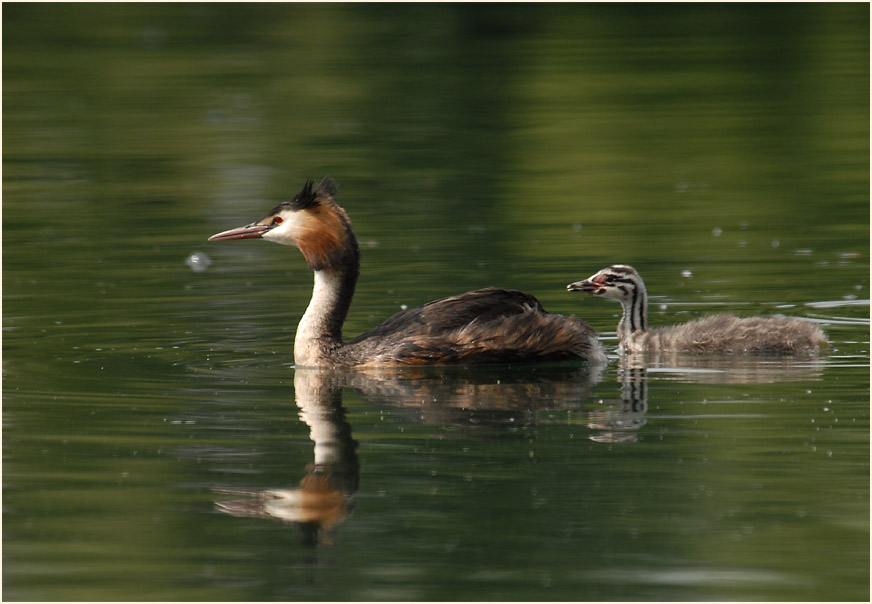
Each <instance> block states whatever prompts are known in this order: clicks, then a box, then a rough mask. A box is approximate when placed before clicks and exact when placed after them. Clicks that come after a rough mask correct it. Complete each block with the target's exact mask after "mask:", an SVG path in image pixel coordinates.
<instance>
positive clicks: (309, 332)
mask: <svg viewBox="0 0 872 604" xmlns="http://www.w3.org/2000/svg"><path fill="white" fill-rule="evenodd" d="M336 192H337V186H336V183H334V182H333V180H332V179H330V178H329V177H327V178H325V179H324V180H322V181H321V182H320V183H318V184H314V183H313V182H312V181H307V182H306V184H305V185H304V186H303V189H302V190H301V191H300V192H299V193H298V194H297V195H296V196H295V197H294V198H293V199H291V200H290V201H285V202H282V203H280V204H278V205H277V206H275V207H274V208H273V209H272V210H270V211H269V212H268V213H267V214H266V215H265V216H264V217H263V218H261V219H260V220H258V221H257V222H254V223H252V224H249V225H248V226H244V227H240V228H237V229H231V230H229V231H224V232H222V233H218V234H216V235H212V236H211V237H210V238H209V241H229V240H233V239H267V240H269V241H274V242H276V243H280V244H282V245H292V246H295V247H297V249H299V250H300V252H302V254H303V257H304V258H305V260H306V262H307V263H308V265H309V268H311V269H312V270H313V271H314V272H315V286H314V289H313V291H312V299H311V301H310V302H309V307H308V308H307V309H306V312H305V314H303V317H302V319H300V323H299V325H298V326H297V334H296V337H295V338H294V363H295V364H296V365H297V366H299V367H367V366H390V365H393V366H398V365H477V364H497V363H533V362H549V361H565V360H583V361H588V362H592V363H604V362H606V355H605V352H604V350H603V348H602V345H601V344H600V343H599V341H598V340H597V337H596V334H595V333H594V331H593V329H591V327H590V326H589V325H588V324H587V323H585V322H584V321H582V320H580V319H577V318H575V317H564V316H562V315H556V314H551V313H548V312H546V311H545V309H543V308H542V305H541V304H540V303H539V301H538V300H537V299H536V298H534V297H533V296H531V295H529V294H525V293H523V292H519V291H515V290H508V289H479V290H476V291H471V292H467V293H465V294H460V295H458V296H453V297H451V298H444V299H442V300H436V301H434V302H430V303H428V304H425V305H424V306H421V307H419V308H414V309H410V310H404V311H402V312H399V313H397V314H395V315H393V316H392V317H390V318H388V319H387V320H386V321H385V322H384V323H382V324H381V325H379V326H377V327H374V328H373V329H370V330H369V331H366V332H364V333H363V334H361V335H359V336H358V337H356V338H354V339H353V340H350V341H348V342H343V341H342V324H343V323H344V322H345V318H346V316H347V315H348V310H349V308H350V307H351V299H352V297H353V296H354V288H355V286H356V284H357V278H358V275H359V273H360V249H359V247H358V244H357V237H355V235H354V231H353V230H352V229H351V221H350V220H349V219H348V215H347V214H346V213H345V210H343V209H342V208H341V207H339V206H338V205H337V204H336V202H335V201H334V200H333V196H334V195H336Z"/></svg>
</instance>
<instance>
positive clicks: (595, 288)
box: [566, 279, 604, 294]
mask: <svg viewBox="0 0 872 604" xmlns="http://www.w3.org/2000/svg"><path fill="white" fill-rule="evenodd" d="M566 289H567V290H569V291H571V292H587V293H589V294H598V293H600V292H601V291H604V290H603V289H602V288H601V287H600V284H599V283H596V282H594V281H593V280H592V279H585V280H584V281H576V282H575V283H570V284H569V285H567V286H566Z"/></svg>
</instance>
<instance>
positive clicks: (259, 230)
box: [209, 222, 270, 241]
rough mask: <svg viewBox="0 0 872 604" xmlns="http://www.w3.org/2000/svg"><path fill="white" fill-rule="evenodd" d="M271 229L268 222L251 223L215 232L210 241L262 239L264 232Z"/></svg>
mask: <svg viewBox="0 0 872 604" xmlns="http://www.w3.org/2000/svg"><path fill="white" fill-rule="evenodd" d="M268 230H270V226H269V225H267V224H257V223H256V222H255V223H254V224H249V225H248V226H244V227H239V228H235V229H230V230H229V231H222V232H221V233H215V234H214V235H212V236H211V237H209V241H232V240H234V239H260V238H261V237H263V234H264V233H266V232H267V231H268Z"/></svg>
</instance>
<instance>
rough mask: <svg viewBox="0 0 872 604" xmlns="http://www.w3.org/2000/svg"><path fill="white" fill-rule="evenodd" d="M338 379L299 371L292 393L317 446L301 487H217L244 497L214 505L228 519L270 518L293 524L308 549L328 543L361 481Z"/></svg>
mask: <svg viewBox="0 0 872 604" xmlns="http://www.w3.org/2000/svg"><path fill="white" fill-rule="evenodd" d="M340 382H341V378H340V376H337V375H334V374H331V373H327V372H322V371H318V370H311V371H306V370H299V369H298V370H297V371H296V372H295V373H294V391H295V398H296V402H297V406H298V407H299V410H300V419H301V420H302V421H303V422H304V423H305V424H306V425H307V426H309V437H310V438H311V439H312V441H313V442H314V443H315V460H314V463H311V464H308V465H307V466H306V476H304V477H303V479H302V480H301V481H300V486H299V488H286V489H264V490H253V489H228V488H222V489H216V490H217V491H218V492H221V493H224V494H229V495H243V496H244V497H240V498H236V499H229V500H222V501H217V502H216V503H215V505H216V507H217V508H218V509H219V510H221V511H222V512H225V513H227V514H230V515H232V516H241V517H255V518H272V519H274V520H280V521H282V522H289V523H295V524H297V525H299V526H300V528H301V529H302V531H303V535H304V540H305V542H306V544H307V545H316V544H318V543H324V542H329V541H330V540H331V538H330V535H331V531H332V529H333V528H334V527H335V526H336V525H338V524H340V523H341V522H342V521H344V520H345V519H346V518H347V517H348V515H349V514H350V513H351V511H352V510H353V508H354V503H353V501H352V496H353V495H354V493H355V492H356V491H357V488H358V484H359V482H360V462H359V461H358V458H357V442H356V441H355V440H354V439H353V438H352V436H351V424H349V423H348V421H347V420H346V419H345V409H344V408H343V407H342V385H341V383H340Z"/></svg>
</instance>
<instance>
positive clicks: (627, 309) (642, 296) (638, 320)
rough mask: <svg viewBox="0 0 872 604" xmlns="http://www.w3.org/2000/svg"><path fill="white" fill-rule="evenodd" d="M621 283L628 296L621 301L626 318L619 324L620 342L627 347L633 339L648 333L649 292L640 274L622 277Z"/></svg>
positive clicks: (622, 318)
mask: <svg viewBox="0 0 872 604" xmlns="http://www.w3.org/2000/svg"><path fill="white" fill-rule="evenodd" d="M621 281H622V282H623V284H622V288H626V289H627V290H628V291H627V293H628V295H627V296H626V297H624V298H622V299H621V306H622V307H623V309H624V316H623V317H621V321H620V323H618V341H619V342H620V343H621V345H625V344H626V343H627V341H628V340H629V339H630V338H631V337H634V336H640V335H642V334H643V333H645V332H646V331H648V292H646V291H645V284H644V283H643V282H642V278H641V277H640V276H639V275H638V274H634V275H631V276H622V277H621ZM624 347H625V348H626V346H624Z"/></svg>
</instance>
